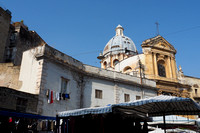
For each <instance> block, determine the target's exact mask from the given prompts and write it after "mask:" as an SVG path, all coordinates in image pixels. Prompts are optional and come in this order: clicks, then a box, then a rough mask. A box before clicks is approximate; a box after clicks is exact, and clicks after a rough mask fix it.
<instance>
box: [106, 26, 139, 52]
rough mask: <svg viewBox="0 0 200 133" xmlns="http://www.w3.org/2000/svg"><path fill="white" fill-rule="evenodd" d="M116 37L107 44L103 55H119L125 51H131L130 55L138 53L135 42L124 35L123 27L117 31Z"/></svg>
mask: <svg viewBox="0 0 200 133" xmlns="http://www.w3.org/2000/svg"><path fill="white" fill-rule="evenodd" d="M115 31H116V35H115V36H114V37H113V38H111V39H110V41H109V42H108V43H107V44H106V46H105V48H104V51H103V55H106V54H107V53H112V54H118V53H124V52H125V49H127V50H129V51H131V52H130V54H131V53H132V54H134V53H136V51H137V50H136V47H135V44H134V42H133V41H132V40H131V39H130V38H129V37H127V36H124V34H123V31H124V29H123V27H122V26H121V25H118V26H117V27H116V29H115Z"/></svg>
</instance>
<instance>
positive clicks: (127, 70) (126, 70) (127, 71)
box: [123, 66, 132, 73]
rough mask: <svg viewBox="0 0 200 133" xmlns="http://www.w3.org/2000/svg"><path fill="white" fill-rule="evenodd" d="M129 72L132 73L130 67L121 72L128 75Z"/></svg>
mask: <svg viewBox="0 0 200 133" xmlns="http://www.w3.org/2000/svg"><path fill="white" fill-rule="evenodd" d="M131 71H132V68H131V67H130V66H127V67H125V68H124V70H123V72H124V73H129V72H131Z"/></svg>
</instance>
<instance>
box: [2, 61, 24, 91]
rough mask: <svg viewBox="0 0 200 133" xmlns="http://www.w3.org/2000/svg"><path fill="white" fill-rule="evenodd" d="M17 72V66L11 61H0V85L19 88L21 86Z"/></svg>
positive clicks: (18, 71) (18, 69)
mask: <svg viewBox="0 0 200 133" xmlns="http://www.w3.org/2000/svg"><path fill="white" fill-rule="evenodd" d="M19 73H20V67H19V66H14V65H13V63H0V86H1V87H7V88H12V89H14V90H19V89H20V88H21V86H22V82H20V81H19Z"/></svg>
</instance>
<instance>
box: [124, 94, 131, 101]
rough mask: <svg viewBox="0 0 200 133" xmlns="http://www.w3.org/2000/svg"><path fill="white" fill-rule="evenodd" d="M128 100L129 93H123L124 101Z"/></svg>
mask: <svg viewBox="0 0 200 133" xmlns="http://www.w3.org/2000/svg"><path fill="white" fill-rule="evenodd" d="M129 101H130V95H129V94H124V102H129Z"/></svg>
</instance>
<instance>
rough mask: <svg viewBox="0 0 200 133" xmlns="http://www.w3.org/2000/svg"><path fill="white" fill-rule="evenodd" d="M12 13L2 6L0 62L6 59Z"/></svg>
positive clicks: (0, 9) (0, 17)
mask: <svg viewBox="0 0 200 133" xmlns="http://www.w3.org/2000/svg"><path fill="white" fill-rule="evenodd" d="M10 21H11V14H9V11H8V10H7V11H5V10H4V9H3V8H1V7H0V62H3V61H4V52H5V46H6V41H7V39H8V33H9V27H10Z"/></svg>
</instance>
